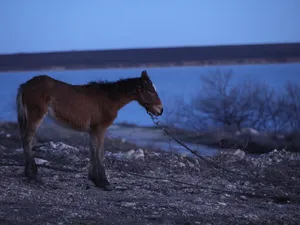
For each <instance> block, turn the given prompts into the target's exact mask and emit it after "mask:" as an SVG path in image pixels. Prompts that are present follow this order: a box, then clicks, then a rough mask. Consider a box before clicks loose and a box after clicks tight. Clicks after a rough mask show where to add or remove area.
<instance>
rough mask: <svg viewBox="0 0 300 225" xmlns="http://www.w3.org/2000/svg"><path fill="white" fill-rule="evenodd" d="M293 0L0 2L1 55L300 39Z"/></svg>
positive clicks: (299, 13)
mask: <svg viewBox="0 0 300 225" xmlns="http://www.w3.org/2000/svg"><path fill="white" fill-rule="evenodd" d="M299 21H300V0H151V1H146V0H143V1H142V0H118V1H117V0H106V1H104V0H85V1H82V0H81V1H80V0H51V1H46V0H26V1H25V0H2V1H1V2H0V54H1V53H15V52H46V51H65V50H87V49H114V48H138V47H167V46H199V45H221V44H248V43H249V44H251V43H276V42H300V22H299Z"/></svg>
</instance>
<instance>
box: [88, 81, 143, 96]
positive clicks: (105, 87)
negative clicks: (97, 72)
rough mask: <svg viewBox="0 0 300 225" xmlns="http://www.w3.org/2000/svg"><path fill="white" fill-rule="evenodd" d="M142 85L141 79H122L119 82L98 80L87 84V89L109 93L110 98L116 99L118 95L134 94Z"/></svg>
mask: <svg viewBox="0 0 300 225" xmlns="http://www.w3.org/2000/svg"><path fill="white" fill-rule="evenodd" d="M139 84H140V79H139V78H126V79H124V78H121V79H119V80H117V81H107V80H98V81H91V82H89V83H87V84H86V87H88V88H90V89H93V90H94V91H97V92H101V93H107V94H108V95H109V96H111V97H114V96H116V94H120V93H122V94H133V92H135V90H136V87H137V86H138V85H139Z"/></svg>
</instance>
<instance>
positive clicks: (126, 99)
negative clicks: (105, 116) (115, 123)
mask: <svg viewBox="0 0 300 225" xmlns="http://www.w3.org/2000/svg"><path fill="white" fill-rule="evenodd" d="M134 100H135V96H134V95H132V96H130V95H128V96H127V95H122V94H120V97H119V99H118V101H117V108H118V110H120V109H121V108H123V107H124V106H125V105H127V104H129V103H130V102H132V101H134Z"/></svg>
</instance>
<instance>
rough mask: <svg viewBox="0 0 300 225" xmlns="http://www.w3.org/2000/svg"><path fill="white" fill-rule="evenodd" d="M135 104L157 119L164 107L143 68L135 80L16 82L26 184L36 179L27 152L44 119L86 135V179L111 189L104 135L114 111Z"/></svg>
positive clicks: (41, 78)
mask: <svg viewBox="0 0 300 225" xmlns="http://www.w3.org/2000/svg"><path fill="white" fill-rule="evenodd" d="M132 101H137V102H138V103H139V105H141V106H142V107H143V108H144V109H145V110H146V112H147V113H148V114H151V115H155V116H160V115H162V114H163V105H162V102H161V99H160V97H159V95H158V93H157V90H156V88H155V85H154V84H153V83H152V81H151V79H150V77H149V76H148V73H147V71H146V70H144V71H142V72H141V75H140V76H138V77H134V78H126V79H124V78H123V79H119V80H117V81H114V82H108V81H92V82H88V83H86V84H82V85H72V84H69V83H66V82H63V81H60V80H57V79H54V78H51V77H50V76H47V75H37V76H34V77H33V78H32V79H30V80H28V81H26V82H25V83H23V84H20V86H19V87H18V91H17V96H16V105H17V120H18V127H19V131H20V137H21V138H20V139H21V142H22V146H23V153H24V158H25V165H24V173H25V176H26V177H27V178H28V180H35V181H37V182H38V181H41V182H42V180H41V177H40V175H39V174H38V167H37V164H36V162H35V160H34V156H33V153H32V140H33V138H34V135H35V133H36V131H37V129H38V128H39V125H40V124H41V123H42V121H43V119H44V117H45V116H48V117H50V118H52V119H53V120H54V121H56V122H57V123H58V124H59V125H61V126H64V127H68V128H70V129H73V130H77V131H80V132H86V133H88V134H89V139H90V146H89V149H90V165H89V169H88V179H89V180H91V181H92V182H93V183H94V184H95V186H96V187H99V188H101V189H104V190H107V191H111V190H113V185H112V184H111V183H110V182H109V181H108V179H107V176H106V172H105V168H104V164H103V160H104V137H105V133H106V130H107V128H108V127H109V126H110V125H112V123H113V122H114V120H115V119H116V118H117V115H118V111H119V110H120V109H121V108H122V107H124V106H125V105H127V104H128V103H130V102H132Z"/></svg>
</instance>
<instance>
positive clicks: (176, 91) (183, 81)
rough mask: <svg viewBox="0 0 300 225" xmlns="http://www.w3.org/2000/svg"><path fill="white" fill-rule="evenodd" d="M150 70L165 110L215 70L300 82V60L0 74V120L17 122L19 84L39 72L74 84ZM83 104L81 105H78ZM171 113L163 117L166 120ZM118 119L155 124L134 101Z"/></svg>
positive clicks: (238, 77) (194, 91)
mask: <svg viewBox="0 0 300 225" xmlns="http://www.w3.org/2000/svg"><path fill="white" fill-rule="evenodd" d="M143 69H147V71H148V74H149V75H150V77H151V79H152V81H153V83H154V84H155V86H156V88H157V91H158V93H159V95H160V96H161V99H162V102H163V103H164V107H165V111H168V108H171V107H172V103H171V102H172V101H171V100H172V99H176V98H177V97H183V98H184V99H189V98H191V97H192V96H193V95H195V94H197V93H199V92H200V93H201V90H200V81H199V77H200V76H201V75H203V74H208V73H212V72H214V71H216V70H217V69H218V70H219V71H221V72H222V71H224V72H227V71H228V70H231V71H232V73H233V75H234V79H235V81H236V82H238V81H241V80H243V79H245V78H249V77H251V78H253V79H255V80H259V81H265V82H267V83H269V84H270V85H271V86H273V87H275V88H281V87H282V86H283V84H284V83H285V82H286V81H292V82H299V83H300V63H296V64H278V65H277V64H275V65H274V64H273V65H239V66H205V67H203V66H201V67H200V66H199V67H171V68H130V69H94V70H74V71H72V70H67V71H43V70H41V71H33V72H27V71H26V72H5V73H0V99H1V101H0V109H1V110H0V119H1V120H9V121H15V120H16V114H15V106H14V104H15V96H16V91H17V88H18V86H19V85H20V84H21V83H23V82H25V81H26V80H28V79H30V78H32V77H33V76H35V75H38V74H47V75H49V76H51V77H54V78H56V79H59V80H62V81H66V82H69V83H72V84H84V83H87V82H89V81H91V80H101V79H104V80H108V81H114V80H117V79H119V78H127V77H136V76H140V73H141V71H142V70H143ZM78 107H80V106H78ZM167 116H168V114H167V113H166V114H164V115H163V116H162V117H161V118H162V119H166V118H167ZM115 122H128V123H135V124H137V125H146V126H147V125H153V123H152V121H151V119H150V117H149V116H148V115H147V114H146V112H145V110H144V109H143V108H142V107H141V106H139V105H138V104H137V103H136V102H132V103H130V104H128V105H127V106H125V107H124V108H123V109H121V110H120V112H119V115H118V118H117V119H116V121H115Z"/></svg>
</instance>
